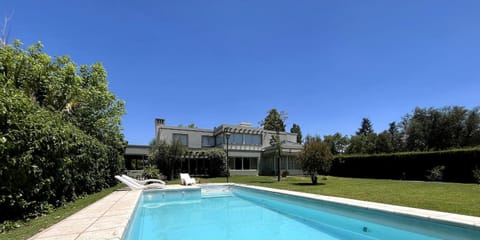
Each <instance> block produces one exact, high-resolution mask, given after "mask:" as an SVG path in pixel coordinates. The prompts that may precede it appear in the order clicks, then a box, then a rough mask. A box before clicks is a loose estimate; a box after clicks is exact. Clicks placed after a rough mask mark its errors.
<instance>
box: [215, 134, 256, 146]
mask: <svg viewBox="0 0 480 240" xmlns="http://www.w3.org/2000/svg"><path fill="white" fill-rule="evenodd" d="M215 138H216V144H217V146H218V145H221V144H226V143H227V139H225V138H224V136H223V133H222V134H218V135H217V136H216V137H215ZM228 144H235V145H262V135H257V134H242V133H232V134H230V138H229V139H228Z"/></svg>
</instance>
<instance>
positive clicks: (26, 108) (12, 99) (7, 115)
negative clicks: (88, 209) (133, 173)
mask: <svg viewBox="0 0 480 240" xmlns="http://www.w3.org/2000/svg"><path fill="white" fill-rule="evenodd" d="M0 132H1V135H0V143H1V144H0V155H1V159H0V182H1V185H0V190H1V191H0V212H1V214H0V222H3V221H5V220H16V219H25V218H30V217H35V216H38V215H40V214H42V213H45V212H48V211H50V210H51V209H53V208H54V207H57V206H59V205H61V204H63V202H65V201H71V200H74V199H76V198H77V197H78V196H81V195H83V194H89V193H93V192H97V191H100V190H101V189H103V188H106V187H109V186H111V185H112V184H115V182H114V178H113V175H114V174H115V172H116V171H118V163H112V162H110V161H112V157H111V154H112V151H113V150H112V149H110V147H108V146H106V145H105V144H102V143H101V142H99V141H98V140H97V139H96V138H94V137H91V136H89V135H87V134H85V133H84V132H83V131H81V130H80V129H78V128H77V127H76V126H74V125H73V124H70V123H67V122H65V121H64V120H63V119H62V117H61V116H60V115H59V114H57V113H54V112H51V111H48V110H45V109H43V108H41V107H39V106H38V105H36V104H34V103H32V101H31V100H30V99H29V98H28V97H26V96H25V95H24V94H23V93H22V92H21V91H18V90H15V89H12V88H5V87H2V88H0Z"/></svg>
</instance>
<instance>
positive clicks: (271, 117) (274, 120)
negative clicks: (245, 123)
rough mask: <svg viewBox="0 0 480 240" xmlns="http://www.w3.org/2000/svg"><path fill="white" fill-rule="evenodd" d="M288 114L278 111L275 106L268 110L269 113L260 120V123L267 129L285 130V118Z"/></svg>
mask: <svg viewBox="0 0 480 240" xmlns="http://www.w3.org/2000/svg"><path fill="white" fill-rule="evenodd" d="M286 118H287V114H286V113H285V112H283V111H282V112H280V113H279V112H278V111H277V109H275V108H273V109H270V110H269V111H268V115H267V116H266V117H265V119H264V120H262V121H261V122H260V125H261V126H263V129H265V130H271V131H277V132H285V120H286Z"/></svg>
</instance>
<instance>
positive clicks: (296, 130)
mask: <svg viewBox="0 0 480 240" xmlns="http://www.w3.org/2000/svg"><path fill="white" fill-rule="evenodd" d="M290 132H291V133H296V134H297V143H299V144H302V130H301V129H300V126H299V125H297V124H295V123H294V124H293V126H292V128H290Z"/></svg>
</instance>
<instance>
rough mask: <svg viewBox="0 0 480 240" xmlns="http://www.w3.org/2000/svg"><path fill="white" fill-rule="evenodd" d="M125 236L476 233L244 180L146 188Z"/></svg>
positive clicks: (326, 238) (478, 232)
mask: <svg viewBox="0 0 480 240" xmlns="http://www.w3.org/2000/svg"><path fill="white" fill-rule="evenodd" d="M123 239H125V240H130V239H165V240H168V239H232V240H235V239H288V240H292V239H323V240H338V239H356V240H374V239H388V240H396V239H402V240H404V239H418V240H424V239H425V240H427V239H429V240H430V239H449V240H450V239H451V240H455V239H462V240H463V239H480V229H479V228H478V227H475V226H467V225H460V224H451V223H445V222H441V221H435V220H428V219H424V218H419V217H412V216H408V215H399V214H392V213H387V212H384V211H378V210H372V209H367V208H360V207H356V206H349V205H343V204H338V203H335V202H329V201H321V200H318V199H311V198H306V197H301V196H295V195H289V194H281V193H278V192H270V191H264V190H260V189H258V188H252V187H247V186H235V185H224V186H221V185H217V186H202V187H201V188H196V189H195V188H194V189H187V188H185V189H181V190H160V191H145V192H144V193H143V194H142V196H141V198H140V200H139V202H138V204H137V207H136V210H135V213H134V215H133V217H132V218H131V222H130V224H129V227H128V229H127V231H126V232H125V234H124V237H123Z"/></svg>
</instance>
